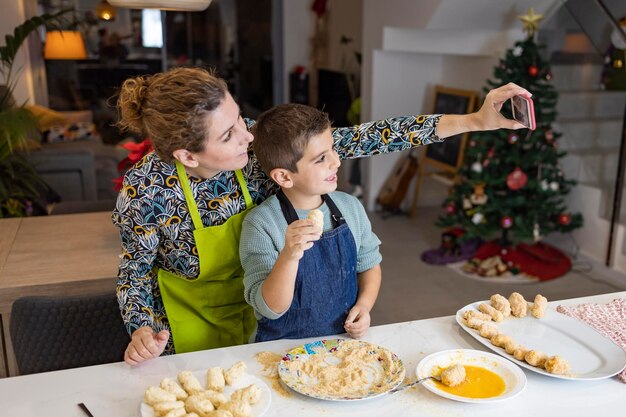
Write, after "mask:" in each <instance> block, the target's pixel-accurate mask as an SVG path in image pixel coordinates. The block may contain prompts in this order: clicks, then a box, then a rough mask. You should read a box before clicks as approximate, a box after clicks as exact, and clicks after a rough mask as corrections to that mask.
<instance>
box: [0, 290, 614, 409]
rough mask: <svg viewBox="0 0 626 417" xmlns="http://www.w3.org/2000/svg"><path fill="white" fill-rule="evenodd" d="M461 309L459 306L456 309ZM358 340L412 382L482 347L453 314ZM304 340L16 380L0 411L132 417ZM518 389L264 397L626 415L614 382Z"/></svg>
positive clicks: (2, 390)
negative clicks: (191, 384) (479, 393)
mask: <svg viewBox="0 0 626 417" xmlns="http://www.w3.org/2000/svg"><path fill="white" fill-rule="evenodd" d="M624 297H626V291H624V292H618V293H612V294H604V295H599V296H591V297H583V298H577V299H572V300H567V301H557V302H553V303H551V305H552V306H553V307H555V306H556V305H558V304H565V305H575V304H580V303H585V302H600V303H604V302H609V301H611V300H613V299H615V298H624ZM459 307H462V306H459ZM366 340H367V341H369V342H372V343H376V344H380V345H383V346H385V347H387V348H389V349H391V350H392V351H394V352H395V353H397V354H398V355H399V356H400V358H401V359H402V360H403V361H404V363H405V365H406V367H407V375H408V376H409V377H411V378H413V377H414V376H415V375H414V371H415V367H416V366H417V363H418V362H419V361H420V360H421V359H422V358H423V357H425V356H426V355H428V354H430V353H433V352H437V351H440V350H446V349H454V348H471V349H480V350H484V347H483V346H482V345H480V344H479V343H478V342H476V341H475V340H474V339H473V338H472V337H471V336H469V335H467V334H466V333H465V332H464V331H463V330H462V329H461V328H460V327H459V326H458V325H457V324H456V322H455V320H454V317H453V316H449V317H439V318H433V319H428V320H420V321H413V322H406V323H398V324H390V325H386V326H377V327H373V328H372V329H370V331H369V333H368V335H367V337H366ZM306 341H308V339H307V340H300V341H294V340H286V341H285V340H281V341H275V342H266V343H259V344H250V345H245V346H236V347H231V348H225V349H215V350H208V351H202V352H195V353H188V354H181V355H174V356H169V357H162V358H158V359H154V360H152V361H149V362H147V363H144V364H142V365H140V366H137V367H132V368H131V367H130V366H128V365H126V364H124V363H115V364H109V365H100V366H92V367H87V368H80V369H74V370H66V371H58V372H49V373H44V374H36V375H30V376H19V377H12V378H5V379H2V380H0V410H2V412H1V414H2V415H3V416H20V417H28V416H32V417H41V416H46V417H55V416H59V417H60V416H63V417H70V416H76V417H84V414H83V413H82V411H81V410H80V409H79V408H78V407H77V405H76V404H78V403H80V402H83V403H85V404H86V405H87V406H88V407H89V409H90V410H91V411H92V413H93V414H94V415H95V416H96V417H104V416H115V417H125V416H138V415H139V404H140V402H141V399H142V397H143V392H144V390H145V389H146V388H147V387H148V385H151V384H158V383H159V381H160V380H161V379H162V378H163V377H165V376H169V377H174V376H175V375H176V374H177V373H178V372H179V371H182V370H203V369H206V368H208V367H210V366H222V367H229V366H231V365H232V364H233V363H235V362H236V361H238V360H244V361H245V362H246V363H247V365H248V371H249V372H250V373H253V374H257V375H261V373H260V370H261V366H260V365H259V364H258V363H257V362H256V361H255V359H254V355H255V354H256V353H257V352H261V351H268V350H269V351H274V352H280V353H282V352H285V351H286V350H288V349H289V348H292V347H295V346H298V345H300V344H302V342H306ZM524 372H525V373H526V376H527V377H528V385H527V387H526V390H525V391H524V392H523V393H522V394H521V395H520V396H518V397H516V398H513V399H511V400H509V401H506V402H503V403H493V404H465V403H459V402H455V401H451V400H447V399H445V398H441V397H439V396H437V395H435V394H432V393H431V392H430V391H427V390H426V389H425V388H423V387H416V388H411V389H408V390H406V391H403V392H399V393H397V394H394V395H387V396H383V397H379V398H376V399H372V400H368V401H359V402H350V403H337V402H327V401H321V400H315V399H311V398H307V397H304V396H301V395H298V394H295V393H293V394H292V395H291V397H289V398H285V397H282V396H280V395H278V394H275V393H274V392H272V399H271V406H270V410H269V412H268V413H267V414H266V415H267V416H285V417H293V416H296V415H297V416H320V415H323V416H333V417H334V416H358V417H368V416H372V417H373V416H376V417H380V416H385V417H396V416H409V415H411V416H416V415H421V416H481V417H485V416H494V417H502V416H504V415H506V416H520V417H521V416H524V417H528V416H529V415H541V416H567V417H572V416H585V417H588V416H601V415H606V416H611V415H613V416H617V415H623V412H624V410H626V384H623V383H621V382H619V381H618V380H617V379H616V378H610V379H604V380H600V381H591V382H585V381H581V382H578V381H567V380H559V379H556V378H549V377H545V376H542V375H539V374H536V373H534V372H531V371H528V370H524Z"/></svg>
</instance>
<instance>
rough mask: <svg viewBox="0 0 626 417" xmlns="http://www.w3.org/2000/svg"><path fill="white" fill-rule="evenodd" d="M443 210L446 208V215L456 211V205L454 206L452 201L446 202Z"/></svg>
mask: <svg viewBox="0 0 626 417" xmlns="http://www.w3.org/2000/svg"><path fill="white" fill-rule="evenodd" d="M445 210H446V214H448V215H452V214H454V213H456V207H455V205H454V203H448V204H446V207H445Z"/></svg>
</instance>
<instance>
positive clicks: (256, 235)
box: [239, 104, 382, 342]
mask: <svg viewBox="0 0 626 417" xmlns="http://www.w3.org/2000/svg"><path fill="white" fill-rule="evenodd" d="M254 133H255V140H254V142H253V146H254V152H255V154H256V156H257V158H258V160H259V163H260V164H261V166H262V167H263V169H264V170H265V171H266V172H267V174H268V175H269V176H270V177H271V178H272V179H273V180H274V181H275V182H276V184H278V186H280V188H281V189H280V191H279V192H278V194H277V195H276V196H272V197H270V198H268V199H267V200H266V201H264V202H263V203H262V204H261V205H259V207H257V208H255V209H254V210H253V211H252V212H251V213H250V214H249V215H248V216H247V217H246V219H245V220H244V223H243V230H242V234H241V243H240V249H239V252H240V257H241V263H242V265H243V268H244V271H245V275H244V287H245V293H244V294H245V298H246V301H247V302H248V303H249V304H250V305H251V306H252V307H253V308H254V310H255V313H256V316H257V324H258V328H257V332H256V337H255V340H256V341H257V342H262V341H266V340H275V339H283V338H286V339H299V338H305V337H318V336H327V335H333V334H337V333H343V332H344V331H346V332H348V334H349V335H350V336H351V337H354V338H360V337H362V336H363V335H364V334H365V332H366V331H367V329H368V328H369V325H370V314H369V312H370V310H371V309H372V307H373V305H374V303H375V301H376V297H377V296H378V290H379V288H380V282H381V269H380V265H379V264H380V261H381V259H382V257H381V255H380V252H379V250H378V247H379V245H380V241H379V240H378V238H377V237H376V235H375V234H374V233H373V232H372V230H371V225H370V222H369V220H368V218H367V215H366V214H365V210H364V208H363V206H362V205H361V203H360V202H359V201H358V200H357V199H356V198H355V197H352V196H351V195H349V194H346V193H341V192H336V191H335V189H336V188H337V170H338V168H339V165H340V161H339V157H338V155H337V153H336V152H335V150H334V149H333V137H332V134H331V129H330V121H329V119H328V116H327V115H326V114H325V113H322V112H320V111H319V110H317V109H314V108H312V107H309V106H304V105H299V104H286V105H282V106H277V107H275V108H273V109H271V110H268V111H267V112H265V113H263V114H262V115H261V116H260V117H259V119H258V120H257V123H256V126H255V127H254ZM314 209H319V210H320V211H321V212H322V214H323V218H324V226H323V230H321V228H318V227H319V226H316V225H315V221H314V220H312V219H307V215H308V214H309V212H310V211H312V210H314ZM301 219H302V220H301Z"/></svg>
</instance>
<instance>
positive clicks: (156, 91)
mask: <svg viewBox="0 0 626 417" xmlns="http://www.w3.org/2000/svg"><path fill="white" fill-rule="evenodd" d="M227 92H228V87H227V85H226V82H225V81H224V80H223V79H221V78H219V77H218V76H216V75H215V73H214V72H213V71H209V70H205V69H202V68H174V69H172V70H169V71H167V72H163V73H158V74H154V75H147V76H140V77H135V78H129V79H127V80H126V81H124V83H123V84H122V88H121V90H120V94H119V98H118V101H117V107H118V110H119V113H120V121H119V122H118V126H119V127H120V128H121V129H122V130H130V131H133V132H136V133H139V134H144V135H147V136H148V137H150V139H151V140H152V143H153V144H154V149H155V151H156V153H157V155H158V156H159V158H161V159H162V160H163V161H165V162H172V160H173V159H174V158H173V152H174V151H175V150H177V149H186V150H188V151H189V152H194V153H196V152H201V151H202V150H203V149H204V147H205V143H206V139H207V133H208V128H209V119H208V117H207V116H208V115H209V114H210V113H211V112H212V111H213V110H215V109H216V108H217V107H218V106H219V105H220V103H221V102H222V101H223V100H224V97H226V93H227Z"/></svg>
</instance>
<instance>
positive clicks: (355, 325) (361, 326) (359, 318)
mask: <svg viewBox="0 0 626 417" xmlns="http://www.w3.org/2000/svg"><path fill="white" fill-rule="evenodd" d="M369 327H370V312H369V309H367V308H366V307H364V306H361V305H358V304H356V305H355V306H354V307H352V308H351V309H350V312H349V313H348V318H346V322H345V323H344V325H343V328H344V329H346V332H348V334H349V335H350V337H352V338H353V339H360V338H361V337H363V336H364V335H365V333H366V332H367V329H369Z"/></svg>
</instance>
